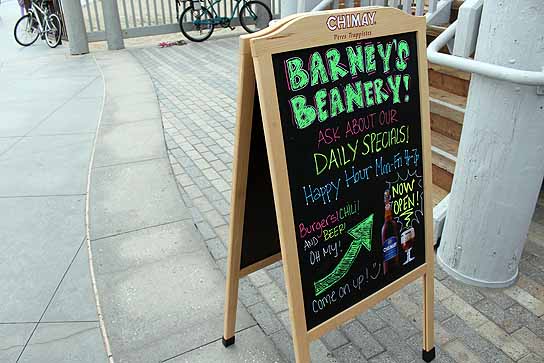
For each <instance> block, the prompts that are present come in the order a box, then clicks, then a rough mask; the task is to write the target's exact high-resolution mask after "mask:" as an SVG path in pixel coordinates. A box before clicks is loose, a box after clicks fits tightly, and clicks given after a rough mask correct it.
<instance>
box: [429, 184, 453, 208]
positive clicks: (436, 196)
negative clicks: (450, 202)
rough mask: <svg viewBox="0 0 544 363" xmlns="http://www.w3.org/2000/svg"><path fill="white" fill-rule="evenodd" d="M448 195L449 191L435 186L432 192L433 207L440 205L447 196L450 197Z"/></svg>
mask: <svg viewBox="0 0 544 363" xmlns="http://www.w3.org/2000/svg"><path fill="white" fill-rule="evenodd" d="M448 193H449V192H448V191H447V190H445V189H443V188H441V187H440V186H438V185H436V184H433V189H432V190H431V194H432V198H433V207H436V205H437V204H438V203H440V201H442V199H444V198H445V197H446V195H448Z"/></svg>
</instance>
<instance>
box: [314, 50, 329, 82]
mask: <svg viewBox="0 0 544 363" xmlns="http://www.w3.org/2000/svg"><path fill="white" fill-rule="evenodd" d="M310 70H311V72H312V77H311V81H310V84H311V85H312V86H315V85H316V84H318V82H321V84H325V83H327V82H329V77H328V76H327V69H326V68H325V64H323V58H321V54H319V52H314V53H313V54H312V57H311V60H310ZM320 79H321V80H320Z"/></svg>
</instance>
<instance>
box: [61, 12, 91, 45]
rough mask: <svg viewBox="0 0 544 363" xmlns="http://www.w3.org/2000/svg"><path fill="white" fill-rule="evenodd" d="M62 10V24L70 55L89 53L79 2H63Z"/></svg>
mask: <svg viewBox="0 0 544 363" xmlns="http://www.w3.org/2000/svg"><path fill="white" fill-rule="evenodd" d="M62 9H63V11H64V22H65V26H66V33H67V34H68V42H69V45H70V54H71V55H78V54H87V53H89V39H88V38H87V30H86V29H85V21H84V20H83V9H82V8H81V2H80V1H63V2H62Z"/></svg>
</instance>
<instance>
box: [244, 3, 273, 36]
mask: <svg viewBox="0 0 544 363" xmlns="http://www.w3.org/2000/svg"><path fill="white" fill-rule="evenodd" d="M239 19H240V24H241V25H242V27H243V28H244V29H245V30H246V32H248V33H255V32H256V31H259V30H261V29H264V28H266V27H267V26H268V23H270V20H272V12H271V11H270V9H269V8H268V6H266V5H265V4H263V3H262V2H260V1H248V2H247V3H245V4H244V6H242V8H241V9H240V13H239Z"/></svg>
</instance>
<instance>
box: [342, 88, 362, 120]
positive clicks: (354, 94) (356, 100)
mask: <svg viewBox="0 0 544 363" xmlns="http://www.w3.org/2000/svg"><path fill="white" fill-rule="evenodd" d="M345 93H346V112H347V113H351V112H353V110H354V107H353V104H355V105H357V108H363V107H364V104H363V91H362V89H361V81H357V82H355V83H348V84H347V85H346V88H345Z"/></svg>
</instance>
